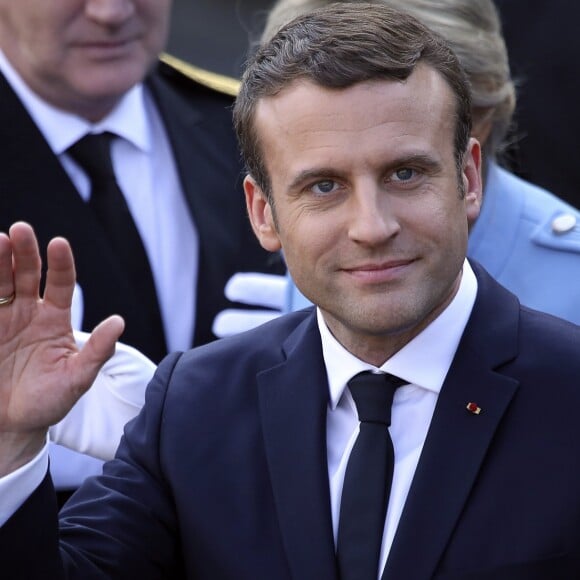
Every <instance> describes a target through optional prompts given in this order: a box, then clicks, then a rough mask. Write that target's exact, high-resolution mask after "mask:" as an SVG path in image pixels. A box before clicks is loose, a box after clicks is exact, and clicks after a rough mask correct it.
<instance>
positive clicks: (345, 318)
mask: <svg viewBox="0 0 580 580" xmlns="http://www.w3.org/2000/svg"><path fill="white" fill-rule="evenodd" d="M454 112H455V103H454V98H453V94H452V92H451V90H450V89H449V87H448V85H447V84H446V83H445V81H444V80H443V78H442V77H441V76H440V75H439V74H438V73H437V72H435V71H434V70H433V69H431V68H429V67H427V66H425V65H419V66H418V67H417V68H416V70H415V71H414V72H413V74H412V75H411V76H410V77H409V78H408V79H407V81H406V82H404V83H399V82H394V81H382V80H379V81H373V82H365V83H360V84H358V85H355V86H353V87H351V88H347V89H342V90H331V89H326V88H322V87H320V86H318V85H315V84H314V83H312V82H310V81H298V82H295V83H293V84H292V85H290V86H289V87H287V88H286V89H284V90H283V91H282V92H281V93H279V94H278V95H276V96H274V97H268V98H265V99H263V100H261V101H260V102H259V103H258V106H257V110H256V120H255V123H256V130H257V133H258V135H259V138H260V145H261V150H262V151H263V152H264V157H265V158H264V161H265V165H266V169H267V171H268V173H269V176H270V180H271V185H272V198H273V202H274V208H272V207H271V206H270V204H269V203H268V202H267V200H266V199H265V198H264V196H263V193H262V192H261V190H260V189H259V188H258V187H257V185H256V184H255V182H254V181H253V180H252V179H251V178H247V179H246V182H245V189H246V198H247V203H248V209H249V213H250V218H251V220H252V224H253V227H254V230H255V232H256V234H257V236H258V238H259V239H260V241H261V243H262V245H263V246H264V247H265V248H266V249H268V250H270V251H276V250H278V249H280V248H282V249H283V251H284V256H285V258H286V261H287V264H288V268H289V270H290V273H291V274H292V276H293V278H294V280H295V282H296V285H297V286H298V288H299V289H300V290H301V291H302V292H303V294H304V295H305V296H306V297H307V298H309V299H310V300H311V301H312V302H314V303H315V304H317V305H318V306H319V307H320V308H321V310H322V313H323V315H324V319H325V321H326V323H327V324H328V326H329V328H330V330H331V331H332V333H333V334H334V336H335V337H336V338H337V339H338V340H339V341H340V342H341V343H342V344H343V345H344V346H345V347H346V348H347V349H349V350H350V351H351V352H353V353H354V354H355V355H357V356H359V357H360V358H362V359H363V360H367V361H368V362H371V363H374V364H382V363H383V362H384V361H385V360H386V359H387V358H388V357H389V356H391V355H392V354H393V353H394V352H396V351H397V350H398V349H399V348H401V347H402V346H403V345H404V344H405V343H406V342H408V341H409V340H410V339H411V338H413V336H415V335H416V334H417V333H418V332H420V331H421V330H422V329H423V328H425V326H427V325H428V324H429V322H431V321H432V320H433V319H434V318H435V317H436V316H437V315H438V314H439V313H440V312H441V311H442V310H443V309H444V308H445V306H446V305H447V304H448V303H449V302H450V300H451V299H452V297H453V296H454V294H455V292H456V291H457V288H458V284H459V280H460V274H461V268H462V264H463V260H464V257H465V253H466V248H467V231H468V223H470V222H471V221H473V220H474V219H475V218H476V217H477V215H478V213H479V206H480V201H481V178H480V167H479V165H480V152H479V145H478V143H477V142H476V141H474V140H472V141H471V142H470V145H469V148H468V152H467V154H466V157H465V161H464V166H463V172H462V173H461V175H458V173H457V169H456V164H455V158H454V148H453V141H454V132H455V114H454ZM460 183H461V186H460V185H459V184H460ZM461 188H463V189H464V193H465V195H464V196H462V192H461Z"/></svg>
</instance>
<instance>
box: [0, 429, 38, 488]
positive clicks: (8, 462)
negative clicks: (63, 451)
mask: <svg viewBox="0 0 580 580" xmlns="http://www.w3.org/2000/svg"><path fill="white" fill-rule="evenodd" d="M45 444H46V430H43V431H35V432H34V433H0V477H4V476H6V475H9V474H10V473H12V472H14V471H16V470H17V469H19V468H20V467H22V466H23V465H26V464H27V463H29V462H30V461H32V460H33V459H34V458H35V457H36V456H37V455H38V454H39V453H40V451H41V450H42V448H43V447H44V446H45Z"/></svg>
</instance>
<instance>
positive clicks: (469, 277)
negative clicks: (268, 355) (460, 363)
mask: <svg viewBox="0 0 580 580" xmlns="http://www.w3.org/2000/svg"><path fill="white" fill-rule="evenodd" d="M476 294H477V279H476V278H475V274H474V273H473V270H472V269H471V266H470V265H469V262H468V261H467V260H465V262H464V265H463V272H462V275H461V282H460V284H459V289H458V291H457V293H456V294H455V296H454V297H453V300H451V302H450V303H449V305H448V306H447V308H445V310H444V311H443V312H442V313H441V314H440V315H439V316H438V317H437V318H436V319H435V320H433V322H431V324H429V326H427V328H425V329H424V330H423V331H422V332H420V333H419V334H418V335H417V336H416V337H415V338H413V340H411V341H410V342H408V343H407V344H406V345H405V346H404V347H403V348H401V350H399V351H398V352H396V353H395V354H394V355H393V356H392V357H391V358H390V359H389V360H387V361H386V362H385V363H384V364H383V365H382V366H381V367H380V369H379V368H377V367H375V366H373V365H371V364H369V363H366V362H364V361H362V360H360V359H359V358H357V357H355V356H354V355H353V354H352V353H350V352H349V351H348V350H346V349H345V348H344V347H343V346H342V345H341V344H340V343H339V342H338V341H337V340H336V338H334V336H333V335H332V334H331V332H330V330H329V329H328V326H327V325H326V322H325V321H324V318H323V316H322V313H321V311H320V309H319V308H317V321H318V328H319V331H320V337H321V341H322V354H323V357H324V364H325V366H326V373H327V376H328V382H329V388H330V405H331V408H332V409H335V408H336V406H337V405H338V402H339V401H340V398H341V397H342V394H343V392H344V389H345V388H346V385H347V383H348V381H349V380H350V379H351V378H352V377H353V376H354V375H356V374H358V373H360V372H362V371H367V370H371V371H383V372H387V373H391V374H393V375H396V376H398V377H400V378H402V379H404V380H406V381H408V382H409V383H411V384H413V385H417V386H418V387H421V388H424V389H427V390H429V391H433V392H435V393H439V391H440V390H441V387H442V385H443V381H444V380H445V377H446V375H447V372H448V371H449V367H450V366H451V362H452V361H453V357H454V356H455V352H456V350H457V347H458V345H459V341H460V340H461V336H462V335H463V331H464V330H465V326H466V325H467V321H468V319H469V317H470V315H471V311H472V309H473V305H474V303H475V297H476Z"/></svg>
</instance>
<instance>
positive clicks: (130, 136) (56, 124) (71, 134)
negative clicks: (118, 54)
mask: <svg viewBox="0 0 580 580" xmlns="http://www.w3.org/2000/svg"><path fill="white" fill-rule="evenodd" d="M0 71H1V72H2V73H3V74H4V76H5V77H6V80H7V81H8V83H9V84H10V86H11V87H12V89H13V90H14V92H15V93H16V94H17V96H18V98H19V99H20V101H21V102H22V104H23V105H24V107H25V108H26V110H27V111H28V114H29V115H30V116H31V117H32V119H33V120H34V122H35V124H36V125H37V127H38V129H39V130H40V132H41V133H42V134H43V135H44V138H45V139H46V140H47V142H48V144H49V146H50V148H51V149H52V151H53V152H54V153H55V155H60V154H62V153H64V152H65V151H66V150H67V149H68V148H69V147H70V146H71V145H72V144H73V143H76V142H77V141H78V140H79V139H80V138H81V137H83V136H84V135H86V134H87V133H101V132H103V131H110V132H111V133H114V134H115V135H118V136H120V137H122V138H124V139H126V140H127V141H129V142H131V143H132V144H133V145H134V146H135V147H137V148H138V149H141V150H142V151H145V152H148V151H150V150H151V146H152V139H151V134H150V127H149V124H148V122H147V113H146V103H145V94H144V93H145V91H144V87H143V84H138V85H136V86H134V87H133V88H131V89H130V90H129V91H128V92H127V93H126V94H125V95H124V96H123V97H122V98H121V100H120V101H119V103H117V105H116V106H115V108H114V109H113V110H112V111H111V112H110V113H109V114H108V115H107V116H106V117H105V118H104V119H102V120H101V121H99V122H98V123H90V122H89V121H87V120H86V119H83V118H82V117H79V116H78V115H74V114H72V113H69V112H67V111H64V110H62V109H58V108H57V107H55V106H53V105H51V104H50V103H48V102H46V101H45V100H44V99H42V98H41V97H39V96H38V95H37V94H36V93H35V92H34V91H32V90H31V89H30V87H29V86H28V85H27V84H26V83H25V82H24V80H23V79H22V77H21V76H20V75H19V74H18V72H17V71H16V70H15V69H14V67H13V66H12V65H11V64H10V62H9V61H8V59H7V58H6V56H5V55H4V53H3V52H2V51H0Z"/></svg>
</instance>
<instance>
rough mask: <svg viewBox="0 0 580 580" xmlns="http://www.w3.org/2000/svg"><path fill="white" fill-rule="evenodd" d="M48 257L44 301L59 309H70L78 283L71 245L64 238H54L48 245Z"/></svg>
mask: <svg viewBox="0 0 580 580" xmlns="http://www.w3.org/2000/svg"><path fill="white" fill-rule="evenodd" d="M46 256H47V266H48V269H47V272H46V287H45V289H44V300H45V301H46V302H50V303H52V304H54V305H55V306H58V307H59V308H70V306H71V304H72V297H73V292H74V288H75V281H76V272H75V264H74V258H73V253H72V249H71V247H70V244H69V243H68V242H67V241H66V240H65V239H64V238H54V239H52V240H51V241H50V243H49V244H48V247H47V250H46Z"/></svg>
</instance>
